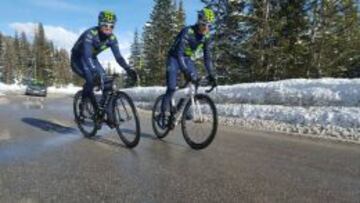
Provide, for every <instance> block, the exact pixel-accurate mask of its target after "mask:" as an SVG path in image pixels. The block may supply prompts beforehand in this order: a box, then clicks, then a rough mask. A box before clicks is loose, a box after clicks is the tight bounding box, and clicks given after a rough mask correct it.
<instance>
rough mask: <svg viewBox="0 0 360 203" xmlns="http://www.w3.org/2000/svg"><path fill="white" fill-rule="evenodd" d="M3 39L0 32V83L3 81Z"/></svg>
mask: <svg viewBox="0 0 360 203" xmlns="http://www.w3.org/2000/svg"><path fill="white" fill-rule="evenodd" d="M4 52H5V49H4V37H3V35H2V34H1V32H0V81H3V80H4V78H3V76H4V75H3V72H4Z"/></svg>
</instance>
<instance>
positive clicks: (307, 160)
mask: <svg viewBox="0 0 360 203" xmlns="http://www.w3.org/2000/svg"><path fill="white" fill-rule="evenodd" d="M140 114H141V117H142V119H141V127H142V132H143V134H142V137H141V140H140V143H139V145H138V146H137V147H136V148H135V149H133V150H129V149H127V148H125V147H124V145H123V144H122V143H121V141H120V139H119V138H118V137H117V135H116V134H115V132H114V133H113V132H112V131H110V130H108V129H106V128H105V129H103V130H102V131H100V132H99V133H98V134H99V136H97V139H94V140H91V139H85V138H83V137H82V135H81V134H80V132H79V130H77V128H76V126H75V124H74V123H73V116H72V98H71V97H69V96H61V97H59V96H54V95H52V96H51V95H50V97H48V98H46V99H45V100H44V99H41V98H30V97H25V96H15V95H13V96H7V97H0V202H360V146H359V145H355V144H344V143H335V142H329V141H324V140H314V139H309V138H300V137H295V136H287V135H279V134H275V133H265V132H255V131H248V130H243V129H237V128H229V127H226V128H225V127H220V129H219V132H218V135H217V137H216V138H215V141H214V142H213V143H212V145H210V147H209V148H207V149H205V150H202V151H194V150H191V149H190V148H189V147H188V146H187V145H186V143H185V142H184V140H183V138H182V136H181V134H180V133H179V131H176V132H173V133H172V134H170V135H169V136H168V137H167V138H166V139H165V141H159V140H157V139H156V138H155V136H154V135H153V132H152V129H151V125H150V122H149V115H148V113H144V112H141V113H140Z"/></svg>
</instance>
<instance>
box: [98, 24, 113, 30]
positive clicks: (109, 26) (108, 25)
mask: <svg viewBox="0 0 360 203" xmlns="http://www.w3.org/2000/svg"><path fill="white" fill-rule="evenodd" d="M100 26H101V27H105V28H111V29H114V24H112V23H101V24H100Z"/></svg>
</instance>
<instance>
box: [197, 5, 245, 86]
mask: <svg viewBox="0 0 360 203" xmlns="http://www.w3.org/2000/svg"><path fill="white" fill-rule="evenodd" d="M202 1H203V2H204V3H205V4H206V6H207V7H209V8H211V9H212V10H213V11H214V12H215V13H216V22H215V26H214V30H215V33H214V37H213V38H214V43H213V47H214V48H213V52H214V54H213V55H214V57H213V61H214V63H215V67H216V69H217V73H218V76H219V81H220V83H222V84H224V83H238V82H240V81H248V80H249V79H250V78H251V77H252V72H251V69H250V67H249V64H248V63H247V61H248V54H247V52H245V51H244V49H243V47H242V46H241V45H242V43H243V42H244V40H245V39H246V38H247V35H248V33H249V30H248V29H249V28H248V25H247V24H246V21H245V23H240V22H241V20H242V21H244V20H243V19H242V18H243V17H244V16H245V14H246V13H245V11H244V8H245V5H246V1H243V0H240V1H227V0H202Z"/></svg>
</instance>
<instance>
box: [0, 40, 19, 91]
mask: <svg viewBox="0 0 360 203" xmlns="http://www.w3.org/2000/svg"><path fill="white" fill-rule="evenodd" d="M15 69H16V53H15V48H14V41H13V40H12V39H8V40H6V42H5V54H4V71H3V81H4V82H5V83H6V84H12V83H14V82H15V80H14V79H15Z"/></svg>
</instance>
